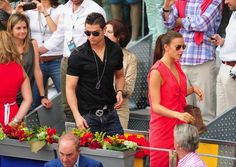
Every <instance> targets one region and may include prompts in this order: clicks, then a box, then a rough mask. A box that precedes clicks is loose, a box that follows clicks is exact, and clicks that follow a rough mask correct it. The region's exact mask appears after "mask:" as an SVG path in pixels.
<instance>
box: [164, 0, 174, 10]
mask: <svg viewBox="0 0 236 167" xmlns="http://www.w3.org/2000/svg"><path fill="white" fill-rule="evenodd" d="M176 1H177V0H165V2H164V5H163V8H165V9H166V10H169V9H170V7H171V6H172V5H173V4H174V3H175V2H176Z"/></svg>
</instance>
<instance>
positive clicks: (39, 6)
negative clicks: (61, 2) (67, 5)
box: [32, 0, 45, 13]
mask: <svg viewBox="0 0 236 167" xmlns="http://www.w3.org/2000/svg"><path fill="white" fill-rule="evenodd" d="M32 2H34V3H36V4H37V10H38V11H39V12H40V13H44V12H45V9H44V7H43V5H42V3H40V2H39V1H37V0H33V1H32Z"/></svg>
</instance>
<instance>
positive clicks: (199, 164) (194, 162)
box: [177, 152, 206, 167]
mask: <svg viewBox="0 0 236 167" xmlns="http://www.w3.org/2000/svg"><path fill="white" fill-rule="evenodd" d="M177 167H206V164H205V163H204V162H203V161H202V160H201V159H200V157H199V155H198V154H197V153H194V152H190V153H188V154H187V155H185V156H184V158H182V159H180V160H179V162H178V166H177Z"/></svg>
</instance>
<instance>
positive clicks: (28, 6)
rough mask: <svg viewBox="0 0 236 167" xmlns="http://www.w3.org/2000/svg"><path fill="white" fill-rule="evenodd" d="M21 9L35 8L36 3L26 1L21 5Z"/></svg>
mask: <svg viewBox="0 0 236 167" xmlns="http://www.w3.org/2000/svg"><path fill="white" fill-rule="evenodd" d="M22 8H23V10H24V11H25V10H30V9H35V8H37V4H36V3H34V2H27V3H25V4H24V5H23V6H22Z"/></svg>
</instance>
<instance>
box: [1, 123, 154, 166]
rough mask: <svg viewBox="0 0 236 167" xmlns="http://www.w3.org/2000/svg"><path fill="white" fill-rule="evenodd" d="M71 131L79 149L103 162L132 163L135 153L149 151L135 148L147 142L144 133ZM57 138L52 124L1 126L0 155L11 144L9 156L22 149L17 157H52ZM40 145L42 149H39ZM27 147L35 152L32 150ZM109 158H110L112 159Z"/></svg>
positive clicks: (109, 164)
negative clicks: (120, 133) (42, 125)
mask: <svg viewBox="0 0 236 167" xmlns="http://www.w3.org/2000/svg"><path fill="white" fill-rule="evenodd" d="M71 131H72V133H73V134H75V135H76V136H78V137H79V139H80V146H81V153H82V154H85V155H86V156H89V157H92V158H94V159H97V160H99V161H102V162H103V164H104V165H105V166H114V164H115V166H116V165H117V166H119V167H122V166H132V165H133V159H134V155H135V153H136V156H137V157H144V156H146V155H148V154H149V152H148V151H145V150H143V149H139V148H138V147H139V146H148V142H147V141H146V140H145V139H144V137H138V136H137V135H128V136H124V135H114V136H107V135H106V133H104V132H96V133H94V134H93V133H92V132H91V131H90V130H89V129H86V130H84V131H82V130H79V129H77V128H73V129H71ZM16 139H18V140H19V141H17V140H16ZM58 139H59V135H57V134H56V129H54V128H48V127H38V128H33V129H29V128H27V127H25V126H24V124H20V125H18V126H15V127H11V126H3V127H1V128H0V140H1V141H0V155H6V150H9V147H12V151H11V152H10V153H9V155H11V156H15V157H19V154H18V153H21V154H20V155H21V156H20V158H30V159H39V160H44V161H45V160H46V161H47V160H51V159H54V158H55V152H56V150H57V146H56V145H55V144H54V145H53V143H57V142H58ZM43 147H44V149H42V148H43ZM26 148H27V149H26ZM137 148H138V149H137ZM29 150H31V151H32V152H34V153H37V154H32V153H30V151H29ZM137 150H138V151H137ZM45 151H46V152H45ZM1 152H3V154H1ZM41 154H42V155H41ZM22 155H24V157H22ZM45 156H46V157H45ZM108 157H109V158H108ZM111 158H113V159H112V161H111ZM115 166H114V167H115Z"/></svg>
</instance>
